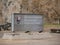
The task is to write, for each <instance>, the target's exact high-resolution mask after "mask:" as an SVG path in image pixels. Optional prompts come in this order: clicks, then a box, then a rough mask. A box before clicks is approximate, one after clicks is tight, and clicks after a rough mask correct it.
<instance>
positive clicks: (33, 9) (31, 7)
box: [0, 0, 60, 22]
mask: <svg viewBox="0 0 60 45" xmlns="http://www.w3.org/2000/svg"><path fill="white" fill-rule="evenodd" d="M1 3H2V6H3V8H2V9H1V11H2V14H3V18H4V19H5V18H7V22H11V21H10V20H11V15H12V14H13V13H36V14H43V15H44V17H45V20H46V21H48V22H52V21H53V20H54V18H55V17H59V15H60V13H59V12H60V5H59V3H60V0H2V2H1ZM0 6H1V5H0Z"/></svg>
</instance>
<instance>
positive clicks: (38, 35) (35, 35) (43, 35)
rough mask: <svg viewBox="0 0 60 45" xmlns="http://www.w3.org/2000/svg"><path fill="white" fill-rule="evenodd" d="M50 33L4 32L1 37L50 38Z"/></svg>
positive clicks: (19, 38)
mask: <svg viewBox="0 0 60 45" xmlns="http://www.w3.org/2000/svg"><path fill="white" fill-rule="evenodd" d="M51 37H52V36H51V34H50V33H47V32H44V33H4V35H3V37H2V39H9V40H11V39H18V40H21V39H46V38H51Z"/></svg>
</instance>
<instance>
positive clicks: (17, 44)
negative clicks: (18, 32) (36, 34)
mask: <svg viewBox="0 0 60 45" xmlns="http://www.w3.org/2000/svg"><path fill="white" fill-rule="evenodd" d="M1 34H2V33H0V36H1ZM46 34H48V33H46ZM49 35H51V36H52V37H51V38H49V37H48V38H42V39H36V40H35V39H34V40H32V39H29V40H27V39H26V40H13V39H10V40H5V39H1V38H0V45H60V34H59V33H49ZM46 36H47V35H46Z"/></svg>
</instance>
